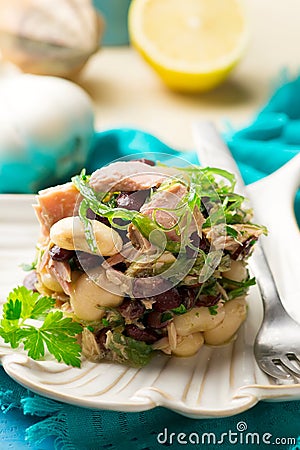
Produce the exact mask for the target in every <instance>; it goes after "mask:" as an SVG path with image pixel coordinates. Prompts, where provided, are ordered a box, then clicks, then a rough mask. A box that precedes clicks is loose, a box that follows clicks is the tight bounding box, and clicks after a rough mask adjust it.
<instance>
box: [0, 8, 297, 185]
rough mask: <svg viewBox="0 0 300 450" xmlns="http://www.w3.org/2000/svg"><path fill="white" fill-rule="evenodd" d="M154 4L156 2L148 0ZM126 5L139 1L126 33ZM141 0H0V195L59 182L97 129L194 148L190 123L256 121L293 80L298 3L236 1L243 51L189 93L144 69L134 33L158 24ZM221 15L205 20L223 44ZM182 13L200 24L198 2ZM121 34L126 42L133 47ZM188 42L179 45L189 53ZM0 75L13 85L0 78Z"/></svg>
mask: <svg viewBox="0 0 300 450" xmlns="http://www.w3.org/2000/svg"><path fill="white" fill-rule="evenodd" d="M173 1H174V0H173ZM153 2H154V4H155V3H156V4H157V0H156V2H155V0H153ZM132 3H135V4H137V5H135V14H134V19H132V23H131V25H129V27H131V30H128V11H129V9H132V6H133V5H132ZM143 3H144V0H134V1H133V2H131V1H130V0H94V3H92V1H90V0H85V1H80V2H79V1H78V0H73V2H71V1H68V2H67V1H64V0H53V1H52V2H51V3H50V2H45V1H44V0H32V1H31V0H26V1H25V0H24V1H21V0H10V2H7V0H0V50H1V58H0V105H1V108H0V118H1V121H0V179H2V183H0V192H2V193H3V192H21V193H22V192H24V193H26V192H36V191H37V190H38V189H39V188H41V187H45V186H46V185H49V184H53V183H56V182H61V181H65V180H66V179H68V177H70V175H72V174H74V172H75V173H76V171H78V170H79V168H80V167H82V166H86V164H87V161H88V160H89V157H90V154H91V153H90V152H91V148H93V145H94V138H95V132H96V135H97V134H98V133H101V132H104V131H106V130H111V129H123V130H124V129H128V128H129V129H131V130H132V129H133V130H135V129H138V130H143V131H144V132H147V133H150V134H152V135H154V136H156V137H157V138H159V139H160V140H162V141H163V142H164V143H166V144H167V145H169V146H170V147H172V148H176V149H179V150H183V151H185V150H189V149H193V146H194V143H193V138H192V133H191V124H192V122H193V121H194V120H195V119H197V118H198V119H199V118H206V119H210V120H213V121H215V122H216V123H217V124H218V125H219V127H220V129H221V130H224V129H226V127H227V129H228V124H230V126H231V127H233V128H234V129H239V128H241V127H244V126H246V125H247V124H249V123H251V122H252V121H253V119H254V117H255V116H256V115H257V113H258V111H260V109H262V108H263V106H264V105H265V104H266V103H267V102H268V100H269V98H270V96H271V94H272V93H273V92H274V89H276V87H278V86H280V84H282V83H284V82H286V81H288V80H292V79H293V78H296V77H297V75H298V72H299V42H300V28H299V17H300V3H299V0H288V2H286V1H284V0H276V2H274V1H272V0H264V1H263V2H262V1H261V0H244V1H242V2H237V3H238V4H239V3H242V5H243V8H244V9H243V19H242V20H243V25H242V28H245V29H247V35H248V39H247V45H246V46H245V49H243V51H240V50H239V51H238V52H240V54H239V55H238V56H239V57H238V58H236V59H237V61H235V63H236V65H235V67H234V68H233V70H232V71H228V72H229V73H228V74H227V73H226V76H224V79H222V80H221V81H220V82H219V84H218V85H217V86H215V87H213V88H212V89H210V90H206V91H200V92H197V90H195V91H193V92H188V93H187V92H180V91H178V90H173V89H170V88H169V87H168V83H166V82H165V80H164V79H163V77H162V76H160V74H158V73H157V70H153V66H154V65H155V63H153V61H152V62H151V61H150V64H149V59H150V60H151V58H147V52H148V53H149V52H150V53H151V51H150V50H149V47H147V42H146V44H145V45H146V47H145V48H146V50H145V48H144V49H143V45H144V42H143V38H144V37H145V35H146V31H147V27H148V29H150V28H151V26H152V31H153V30H155V26H153V22H154V23H155V14H154V13H155V8H154V13H153V14H154V18H153V17H152V16H151V14H150V13H149V11H148V12H147V10H146V9H145V8H144V10H143V5H142V4H143ZM189 3H190V2H184V1H182V2H180V1H178V0H175V3H174V5H175V4H176V8H177V9H178V8H179V11H180V10H181V11H185V10H186V8H188V5H189ZM191 3H195V2H191ZM200 3H201V2H200ZM205 3H209V2H207V1H206V2H204V4H205ZM232 3H234V0H232V1H230V0H222V2H219V3H216V2H215V1H211V3H210V4H211V5H213V4H215V5H217V4H218V5H223V9H224V8H225V9H224V11H227V12H228V11H233V10H232V8H233V7H232ZM161 4H163V3H161ZM166 5H167V6H166V8H167V13H166V14H167V15H166V16H164V17H167V19H166V18H165V19H164V20H165V24H166V29H167V25H168V23H171V24H172V23H175V24H176V20H177V19H176V17H175V16H174V12H172V0H167V1H166ZM220 7H221V6H220ZM139 8H140V9H139ZM168 8H169V9H168ZM176 8H175V9H176ZM173 9H174V8H173ZM158 11H159V10H158ZM195 11H196V12H195ZM220 11H222V9H220V10H218V7H215V10H214V9H213V8H212V9H211V11H210V15H211V20H212V21H213V20H215V21H216V22H218V21H219V23H221V24H222V27H223V28H224V30H225V31H222V32H223V33H225V34H224V36H225V37H224V41H226V39H225V38H226V36H227V35H226V33H228V29H230V28H232V24H235V23H236V19H235V18H232V17H231V16H232V15H233V13H232V15H231V16H230V14H227V13H226V14H225V13H224V19H223V20H221V19H220V17H221V16H220V15H221V12H220ZM164 14H165V13H164ZM168 14H169V15H170V16H169V17H170V20H168ZM191 14H194V16H191V18H192V22H191V25H192V26H195V24H197V23H198V22H197V21H199V20H200V22H201V20H202V18H201V14H202V13H201V11H200V10H199V16H198V10H197V8H196V9H193V8H191ZM214 14H215V16H214ZM145 17H147V19H145ZM151 17H152V19H151ZM157 17H158V15H157ZM159 17H160V15H159ZM161 17H163V16H161ZM221 18H222V17H221ZM151 20H152V24H151ZM161 20H162V19H161ZM226 21H229V22H228V23H227V22H226ZM149 23H150V25H151V26H150V25H149ZM159 23H160V24H161V22H159ZM226 27H227V28H226ZM162 28H163V27H161V30H162ZM173 28H174V27H173ZM222 30H223V29H222ZM205 32H206V31H204V33H205ZM143 33H144V36H143ZM150 34H151V33H150ZM156 34H157V35H159V34H160V31H158V32H157V33H155V32H153V33H152V37H151V38H150V40H151V39H153V42H154V41H156V40H157V39H156ZM242 34H243V31H239V32H238V33H237V38H236V42H238V41H239V39H240V40H241V41H242V38H241V35H242ZM129 35H131V38H132V36H133V37H134V41H135V42H134V44H135V45H132V39H131V38H130V37H129ZM148 35H149V33H148ZM153 36H154V37H153ZM170 36H172V34H171V35H170ZM220 36H221V38H220ZM220 36H216V37H215V43H214V44H213V45H214V46H215V47H218V45H220V44H221V43H222V41H223V39H222V33H221V34H220ZM148 37H149V36H148ZM217 37H218V39H219V43H218V42H217ZM176 39H177V41H176V42H177V44H178V48H180V49H181V51H182V49H183V50H184V45H185V35H184V30H181V31H180V26H179V29H178V34H177V35H176ZM166 42H167V44H166V45H162V46H161V48H159V45H160V44H161V41H159V40H157V42H154V43H155V44H156V49H157V48H158V56H157V57H158V59H159V52H160V50H161V51H162V52H164V51H168V46H169V47H170V43H172V39H171V38H170V40H169V41H166ZM187 42H188V40H187ZM163 44H164V43H163ZM138 47H140V48H138ZM150 47H151V45H150ZM189 48H190V47H189V46H188V44H187V46H186V54H187V53H189ZM143 50H145V52H146V59H145V54H144V57H143V56H142V53H143ZM173 50H174V45H173V47H172V45H171V47H170V51H173ZM145 52H144V53H145ZM148 56H149V54H148ZM150 56H151V55H150ZM196 56H197V55H196ZM225 56H226V55H225ZM155 57H156V56H155ZM176 57H178V59H180V58H181V57H182V55H181V56H180V55H179V56H176ZM154 59H155V58H154ZM166 61H167V59H165V61H164V64H165V63H166ZM187 70H188V69H187ZM23 73H27V74H30V75H29V76H35V77H36V78H34V79H31V81H30V82H29V81H28V82H26V83H25V84H26V86H25V85H24V83H23V82H22V83H20V80H17V79H18V77H19V76H20V74H23ZM33 74H35V75H33ZM45 75H46V76H50V77H51V78H49V79H47V80H48V81H47V83H46V82H45V81H43V82H42V81H41V80H40V77H45ZM27 76H28V75H27ZM8 80H9V81H10V84H9V83H8V84H5V83H7V81H8ZM58 80H60V81H61V83H62V82H64V83H69V84H68V87H66V84H65V85H63V84H61V83H60V85H59V83H58ZM66 80H71V81H66ZM17 83H19V84H17ZM43 83H44V84H43ZM45 83H46V84H45ZM70 85H72V87H71V86H70ZM72 89H73V91H72V92H71V90H72ZM25 91H26V95H25ZM75 91H76V92H75ZM12 92H13V93H14V94H11V93H12ZM71 99H72V100H71ZM8 111H9V114H8ZM58 124H59V125H58ZM79 124H81V125H82V129H81V132H80V133H79V132H78V127H79ZM79 128H80V127H79ZM118 136H119V135H118ZM133 138H134V137H133ZM141 150H143V149H141ZM147 150H148V149H147ZM101 152H102V156H103V157H104V156H105V155H104V153H106V154H107V152H109V149H108V148H107V147H105V148H104V147H103V148H102V147H101V145H100V147H98V148H97V158H98V160H99V165H101V161H102V156H101ZM75 155H76V156H75ZM104 159H105V158H104ZM25 172H26V176H25V175H24V174H25Z"/></svg>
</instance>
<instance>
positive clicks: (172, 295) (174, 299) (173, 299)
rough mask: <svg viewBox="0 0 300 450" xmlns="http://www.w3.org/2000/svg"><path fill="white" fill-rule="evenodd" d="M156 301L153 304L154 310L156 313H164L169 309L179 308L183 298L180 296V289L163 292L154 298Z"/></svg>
mask: <svg viewBox="0 0 300 450" xmlns="http://www.w3.org/2000/svg"><path fill="white" fill-rule="evenodd" d="M152 299H153V300H154V301H155V303H153V307H152V308H153V309H154V310H155V311H159V312H164V311H168V310H169V309H173V308H178V306H180V304H181V297H180V295H179V292H178V289H176V288H171V289H169V290H168V291H165V292H162V293H161V294H158V295H155V296H154V297H152Z"/></svg>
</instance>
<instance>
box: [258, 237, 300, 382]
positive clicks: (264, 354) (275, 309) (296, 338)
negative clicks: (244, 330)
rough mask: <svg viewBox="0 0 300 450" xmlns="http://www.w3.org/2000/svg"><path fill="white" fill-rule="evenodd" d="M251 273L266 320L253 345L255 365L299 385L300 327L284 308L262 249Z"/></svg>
mask: <svg viewBox="0 0 300 450" xmlns="http://www.w3.org/2000/svg"><path fill="white" fill-rule="evenodd" d="M266 267H267V269H266ZM251 269H252V271H253V273H254V274H255V278H256V281H257V284H258V286H259V289H260V293H261V296H262V300H263V305H264V320H263V322H262V325H261V327H260V329H259V332H258V334H257V336H256V339H255V343H254V355H255V358H256V362H257V364H258V366H259V367H260V368H261V369H262V370H263V371H264V372H266V373H267V374H268V375H271V376H272V377H274V378H277V379H278V380H290V381H294V380H295V379H296V381H297V379H300V325H299V324H298V323H297V322H295V321H294V320H293V319H292V318H291V317H290V316H289V315H288V314H287V312H286V311H285V309H284V307H283V306H282V303H281V300H280V297H279V294H278V291H277V288H276V284H275V281H274V279H273V276H272V273H271V270H270V268H269V265H268V262H267V260H266V257H265V254H264V252H263V250H262V247H261V246H260V245H257V247H256V249H255V252H254V254H253V255H252V257H251Z"/></svg>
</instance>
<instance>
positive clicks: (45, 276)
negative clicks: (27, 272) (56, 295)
mask: <svg viewBox="0 0 300 450" xmlns="http://www.w3.org/2000/svg"><path fill="white" fill-rule="evenodd" d="M40 278H41V282H42V283H43V285H44V286H45V287H46V288H47V289H50V291H53V292H64V290H63V288H62V287H61V285H60V284H59V282H58V281H57V279H56V278H55V277H54V275H51V274H50V273H49V272H46V271H45V270H43V271H42V272H40Z"/></svg>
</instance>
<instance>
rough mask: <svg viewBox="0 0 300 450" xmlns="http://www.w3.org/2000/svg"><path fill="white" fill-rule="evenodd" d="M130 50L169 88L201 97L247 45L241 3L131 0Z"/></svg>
mask: <svg viewBox="0 0 300 450" xmlns="http://www.w3.org/2000/svg"><path fill="white" fill-rule="evenodd" d="M128 29H129V35H130V40H131V43H132V44H133V46H134V47H135V48H136V49H137V50H138V51H139V52H140V53H141V54H142V56H143V57H144V58H145V59H146V61H148V63H149V64H150V65H151V66H152V67H153V68H154V69H155V70H156V72H157V73H158V74H159V75H160V77H161V78H162V79H163V81H164V82H165V83H166V84H167V85H168V86H169V87H170V88H171V89H174V90H177V91H184V92H201V91H206V90H208V89H211V88H213V87H215V86H216V85H218V84H219V83H220V82H221V81H222V80H223V79H224V78H225V77H226V76H227V74H228V73H229V72H230V71H231V69H232V68H233V67H234V66H235V65H236V64H237V62H238V61H239V59H240V57H241V55H242V54H243V52H244V49H245V46H246V42H247V37H248V33H247V27H246V20H245V14H244V11H243V8H242V4H241V1H240V0H133V1H132V3H131V6H130V9H129V15H128Z"/></svg>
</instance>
